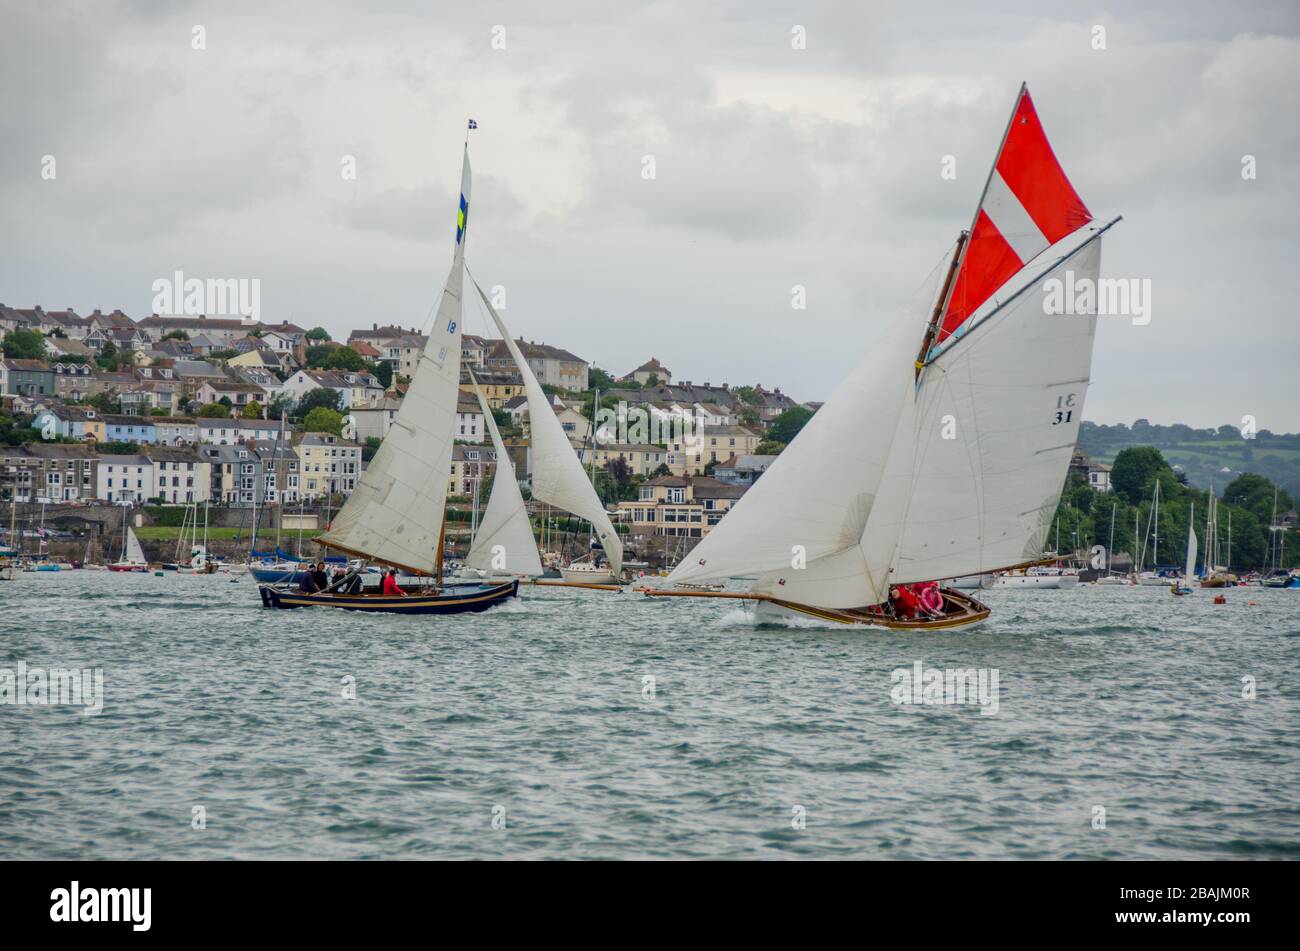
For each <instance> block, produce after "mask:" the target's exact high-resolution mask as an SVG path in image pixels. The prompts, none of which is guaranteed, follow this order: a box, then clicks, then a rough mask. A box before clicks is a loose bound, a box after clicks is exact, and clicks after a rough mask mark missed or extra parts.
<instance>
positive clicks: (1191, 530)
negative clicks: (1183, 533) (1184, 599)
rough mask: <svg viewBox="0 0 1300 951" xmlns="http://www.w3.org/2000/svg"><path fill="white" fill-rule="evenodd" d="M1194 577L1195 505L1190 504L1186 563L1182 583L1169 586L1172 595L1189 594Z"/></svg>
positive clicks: (1175, 582)
mask: <svg viewBox="0 0 1300 951" xmlns="http://www.w3.org/2000/svg"><path fill="white" fill-rule="evenodd" d="M1194 577H1196V503H1195V502H1193V503H1192V507H1191V511H1190V512H1189V514H1188V516H1187V562H1186V564H1185V566H1184V568H1183V583H1182V585H1181V586H1180V585H1179V584H1178V581H1177V580H1175V581H1174V583H1173V584H1172V585H1170V586H1169V590H1170V591H1171V592H1172V593H1173V594H1191V593H1192V579H1193V578H1194Z"/></svg>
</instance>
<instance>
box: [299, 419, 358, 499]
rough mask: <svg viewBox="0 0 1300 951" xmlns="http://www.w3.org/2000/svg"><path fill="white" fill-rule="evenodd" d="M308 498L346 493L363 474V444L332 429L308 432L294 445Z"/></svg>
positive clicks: (304, 492)
mask: <svg viewBox="0 0 1300 951" xmlns="http://www.w3.org/2000/svg"><path fill="white" fill-rule="evenodd" d="M294 449H295V450H296V451H297V453H298V468H299V469H300V470H301V478H300V480H299V481H300V485H301V492H302V497H303V498H306V499H313V498H318V497H320V496H322V495H337V494H340V493H342V494H344V495H347V494H348V493H350V492H351V491H352V490H353V489H355V488H356V487H357V480H358V479H359V478H361V447H360V446H359V445H357V444H356V443H354V442H349V441H347V440H345V439H341V438H339V437H338V436H335V435H333V434H332V433H305V434H303V436H302V438H301V439H300V440H299V441H298V444H297V445H296V446H295V447H294Z"/></svg>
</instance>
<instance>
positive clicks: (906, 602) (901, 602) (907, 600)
mask: <svg viewBox="0 0 1300 951" xmlns="http://www.w3.org/2000/svg"><path fill="white" fill-rule="evenodd" d="M892 600H893V602H894V616H895V617H899V618H905V619H908V620H910V619H912V618H914V617H916V616H917V613H918V612H919V611H920V610H921V599H920V598H918V597H917V596H916V592H914V591H913V590H912V587H911V585H905V584H900V585H899V586H898V587H896V588H895V589H894V594H893V598H892Z"/></svg>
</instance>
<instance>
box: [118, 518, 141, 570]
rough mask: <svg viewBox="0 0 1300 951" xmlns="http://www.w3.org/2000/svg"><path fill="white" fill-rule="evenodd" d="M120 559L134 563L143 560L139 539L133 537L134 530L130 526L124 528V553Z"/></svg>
mask: <svg viewBox="0 0 1300 951" xmlns="http://www.w3.org/2000/svg"><path fill="white" fill-rule="evenodd" d="M122 560H123V561H129V562H133V563H135V564H141V563H142V562H143V561H144V549H143V548H141V547H140V539H138V538H136V537H135V531H134V530H133V529H132V528H130V527H128V528H127V530H126V553H125V554H124V555H123V556H122Z"/></svg>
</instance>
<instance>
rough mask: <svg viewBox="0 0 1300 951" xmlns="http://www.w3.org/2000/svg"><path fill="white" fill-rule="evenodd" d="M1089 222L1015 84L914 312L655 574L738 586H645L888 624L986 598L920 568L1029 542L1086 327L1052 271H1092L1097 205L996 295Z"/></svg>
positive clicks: (974, 607) (1045, 520)
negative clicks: (967, 217) (959, 224)
mask: <svg viewBox="0 0 1300 951" xmlns="http://www.w3.org/2000/svg"><path fill="white" fill-rule="evenodd" d="M1027 155H1029V156H1033V157H1032V158H1027V157H1026V156H1027ZM1049 195H1050V196H1051V197H1050V201H1049V202H1048V203H1047V204H1050V207H1046V204H1045V203H1044V201H1043V199H1044V196H1049ZM1118 220H1119V219H1115V221H1118ZM1089 221H1091V214H1090V213H1089V212H1088V210H1087V208H1086V207H1084V206H1083V203H1082V202H1081V201H1080V200H1079V199H1078V196H1077V195H1076V194H1075V193H1074V190H1073V188H1072V186H1070V184H1069V181H1068V179H1066V178H1065V174H1064V172H1063V171H1062V170H1061V168H1060V166H1059V164H1057V162H1056V160H1055V158H1054V157H1053V156H1052V154H1051V149H1050V146H1049V145H1048V144H1047V140H1046V137H1045V135H1044V134H1043V132H1042V128H1041V125H1040V124H1039V122H1038V118H1037V114H1036V113H1035V112H1034V109H1033V103H1032V101H1031V100H1030V98H1029V94H1028V92H1027V90H1026V89H1025V88H1024V87H1023V86H1022V87H1021V91H1020V94H1019V96H1018V97H1017V100H1016V106H1015V109H1014V111H1013V114H1012V121H1011V122H1010V123H1008V128H1007V132H1006V134H1005V135H1004V138H1003V146H1002V148H1000V149H999V153H998V158H997V160H996V161H995V163H994V168H993V170H992V171H991V172H990V175H989V181H988V184H987V185H986V188H985V193H984V196H983V198H982V199H981V202H980V206H979V210H978V211H977V214H976V217H975V222H974V224H973V225H972V228H971V230H970V231H969V232H963V234H962V236H961V238H959V240H958V243H957V246H956V248H955V250H954V253H953V256H952V259H951V261H950V265H949V268H948V271H947V277H946V279H945V281H944V283H943V286H942V288H941V289H940V291H939V294H938V296H937V297H935V298H934V299H933V302H932V303H933V310H932V312H931V317H930V321H929V324H928V326H920V325H915V324H909V325H900V324H897V323H896V324H894V325H892V326H890V327H886V328H883V329H880V330H878V331H877V332H876V333H875V335H874V337H873V339H872V341H871V346H870V348H869V351H868V354H867V356H866V357H865V358H864V359H863V361H862V363H860V364H859V366H858V367H857V369H855V370H854V371H853V373H851V374H850V376H849V378H848V379H847V380H845V382H844V383H842V384H841V385H840V387H839V388H838V389H837V390H836V391H835V393H834V394H833V395H832V396H831V398H830V400H829V401H827V403H826V404H825V405H824V406H823V407H822V408H821V409H820V410H818V412H817V413H816V414H815V415H814V416H813V417H812V419H811V420H810V421H809V422H808V424H807V425H806V426H805V427H804V429H803V430H802V431H801V432H800V434H799V435H798V436H797V437H796V438H795V440H794V441H793V442H792V443H791V444H790V445H789V446H788V447H787V448H786V449H785V450H784V451H783V452H782V453H781V455H780V456H779V457H778V458H777V460H776V462H775V463H774V464H773V465H772V466H771V467H770V468H769V469H768V470H767V471H766V472H765V473H764V474H763V478H762V479H760V480H759V481H757V482H756V483H755V484H754V486H753V487H752V488H751V489H750V490H749V491H748V492H746V493H745V495H744V496H742V497H741V499H740V500H739V502H738V503H737V504H736V506H735V507H734V508H733V509H732V510H731V511H730V512H728V513H727V515H726V517H725V518H724V519H723V520H722V521H721V522H720V523H719V524H718V527H717V528H715V529H714V530H713V531H712V532H711V533H710V534H709V535H708V536H707V537H705V538H704V540H703V541H701V542H700V544H699V545H698V546H696V548H695V550H694V551H692V552H691V554H690V555H689V556H688V557H687V558H686V559H685V560H683V562H682V563H680V564H679V565H678V566H677V567H676V568H675V569H674V570H673V572H672V573H671V574H670V575H669V578H668V582H669V583H670V584H675V583H681V582H688V583H700V582H708V581H717V580H721V579H725V578H734V577H737V576H741V575H746V574H755V573H756V574H758V576H759V580H758V581H757V582H756V583H755V584H754V586H753V588H752V590H751V591H749V592H744V593H741V592H698V591H681V590H676V591H675V590H671V589H655V590H646V592H645V593H646V594H647V595H650V596H680V597H732V598H741V599H747V600H753V601H756V602H758V604H757V608H756V610H757V611H758V612H759V613H760V614H762V613H766V612H770V611H775V612H778V613H794V614H797V615H803V616H810V617H814V618H818V619H821V620H824V621H830V622H835V623H845V624H866V625H878V626H885V627H897V628H938V627H953V626H958V625H965V624H970V623H974V622H977V621H980V620H983V619H984V618H985V617H987V616H988V613H989V610H988V608H987V607H985V606H984V605H982V604H980V603H979V602H978V601H975V600H974V599H973V598H970V597H969V596H967V595H965V594H962V593H960V592H958V591H956V590H953V589H942V590H940V589H939V588H938V584H937V580H938V579H942V578H958V577H964V576H969V575H981V574H987V573H990V572H995V571H1005V570H1009V569H1013V568H1017V567H1022V566H1026V565H1028V564H1033V563H1037V562H1038V561H1040V560H1041V557H1042V552H1043V546H1044V544H1045V542H1046V540H1047V534H1048V531H1049V530H1050V527H1051V523H1052V516H1053V514H1054V513H1055V511H1056V507H1057V503H1058V501H1059V497H1060V493H1061V488H1062V485H1063V483H1064V479H1065V474H1066V470H1067V467H1068V465H1069V461H1070V456H1071V453H1072V452H1073V449H1074V445H1075V442H1076V440H1077V436H1078V429H1079V422H1080V416H1081V414H1082V411H1083V402H1084V396H1085V395H1086V391H1087V386H1088V380H1089V375H1090V369H1091V362H1092V344H1093V336H1094V333H1095V330H1096V316H1095V315H1096V301H1095V298H1094V299H1092V300H1091V301H1088V300H1081V301H1079V300H1076V301H1074V302H1073V303H1074V304H1075V307H1074V308H1073V309H1072V310H1068V311H1067V314H1068V316H1063V315H1059V311H1058V312H1056V313H1053V311H1052V308H1051V307H1049V305H1051V304H1053V299H1052V298H1051V297H1050V295H1051V294H1052V293H1053V289H1052V287H1051V280H1052V279H1053V278H1060V279H1062V280H1064V279H1065V278H1066V277H1067V275H1068V276H1069V277H1071V278H1072V279H1073V281H1074V282H1075V283H1076V284H1082V283H1086V282H1089V281H1091V282H1092V283H1091V286H1093V287H1095V286H1096V284H1095V282H1096V279H1097V277H1098V274H1099V271H1100V249H1101V236H1102V234H1103V233H1104V232H1105V231H1106V230H1108V229H1109V228H1110V227H1112V226H1113V225H1114V223H1115V221H1112V222H1111V223H1110V224H1108V225H1106V226H1105V227H1102V228H1099V229H1096V230H1094V232H1093V233H1092V234H1091V235H1090V236H1089V237H1087V238H1086V239H1085V240H1083V241H1081V242H1080V243H1079V244H1077V245H1076V246H1075V247H1074V248H1073V249H1072V250H1070V251H1068V252H1067V253H1065V254H1062V255H1061V256H1059V257H1058V258H1056V259H1055V260H1054V261H1053V262H1052V263H1051V264H1050V266H1049V267H1047V268H1046V269H1045V270H1044V271H1042V272H1040V273H1039V274H1038V275H1037V277H1036V278H1034V279H1033V280H1030V281H1029V282H1028V283H1025V284H1024V285H1023V286H1021V287H1020V288H1019V289H1016V290H1013V291H1012V292H1011V293H1010V294H1009V295H1007V296H1003V297H1000V298H997V299H994V295H995V294H996V293H997V292H998V290H999V289H1000V288H1002V287H1003V286H1004V285H1007V284H1008V282H1010V281H1012V280H1014V279H1015V278H1016V276H1017V275H1019V276H1021V277H1022V278H1023V277H1024V276H1025V275H1024V271H1025V268H1026V266H1027V265H1029V263H1030V261H1032V260H1033V259H1035V258H1036V257H1037V256H1038V255H1039V254H1041V253H1042V252H1043V251H1045V250H1047V248H1048V247H1050V246H1051V245H1052V244H1055V243H1056V242H1058V241H1061V240H1063V239H1065V238H1066V237H1068V236H1071V235H1077V234H1078V232H1080V231H1081V230H1082V229H1083V227H1084V226H1085V225H1087V223H1088V222H1089ZM986 302H988V303H989V305H990V306H989V307H985V304H986ZM921 330H924V331H925V333H924V336H923V337H922V341H921V349H920V353H919V355H918V356H917V357H916V358H915V360H914V359H913V358H912V355H913V354H916V352H917V351H916V336H917V334H918V332H919V331H921ZM900 587H901V588H902V589H903V590H899V589H900ZM918 598H919V600H920V602H921V608H916V607H914V606H913V601H915V600H917V599H918Z"/></svg>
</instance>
